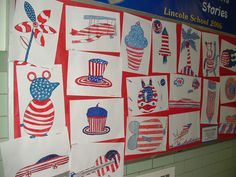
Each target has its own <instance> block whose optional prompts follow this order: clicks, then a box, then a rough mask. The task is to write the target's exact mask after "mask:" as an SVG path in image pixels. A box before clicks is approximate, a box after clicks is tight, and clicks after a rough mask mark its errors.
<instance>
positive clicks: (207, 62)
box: [202, 32, 220, 77]
mask: <svg viewBox="0 0 236 177" xmlns="http://www.w3.org/2000/svg"><path fill="white" fill-rule="evenodd" d="M202 50H203V51H202V58H203V61H202V62H203V65H202V66H203V76H205V77H216V76H219V66H220V63H219V62H220V56H219V36H218V35H216V34H212V33H205V32H203V33H202Z"/></svg>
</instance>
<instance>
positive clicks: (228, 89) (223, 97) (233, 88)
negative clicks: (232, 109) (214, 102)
mask: <svg viewBox="0 0 236 177" xmlns="http://www.w3.org/2000/svg"><path fill="white" fill-rule="evenodd" d="M220 86H221V87H220V101H221V104H223V103H231V102H235V101H236V76H222V77H220Z"/></svg>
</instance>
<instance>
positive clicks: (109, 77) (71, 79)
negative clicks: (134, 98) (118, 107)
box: [67, 51, 122, 97]
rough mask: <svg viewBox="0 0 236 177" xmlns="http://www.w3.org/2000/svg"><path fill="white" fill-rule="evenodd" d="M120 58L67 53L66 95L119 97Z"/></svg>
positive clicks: (86, 53)
mask: <svg viewBox="0 0 236 177" xmlns="http://www.w3.org/2000/svg"><path fill="white" fill-rule="evenodd" d="M121 80H122V62H121V59H120V57H115V56H110V55H102V54H95V53H88V52H77V51H70V52H69V64H68V79H67V94H68V95H77V96H107V97H109V96H110V97H121Z"/></svg>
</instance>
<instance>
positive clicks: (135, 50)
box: [125, 21, 148, 71]
mask: <svg viewBox="0 0 236 177" xmlns="http://www.w3.org/2000/svg"><path fill="white" fill-rule="evenodd" d="M125 44H126V51H127V56H128V67H129V68H130V69H132V70H136V71H137V70H139V67H140V64H141V62H142V58H143V54H144V48H146V47H147V45H148V40H147V38H146V37H145V36H144V31H143V29H142V27H141V25H140V22H139V21H138V22H136V24H135V25H132V26H131V30H130V32H129V34H128V35H126V36H125Z"/></svg>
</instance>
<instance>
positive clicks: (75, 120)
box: [70, 98, 124, 144]
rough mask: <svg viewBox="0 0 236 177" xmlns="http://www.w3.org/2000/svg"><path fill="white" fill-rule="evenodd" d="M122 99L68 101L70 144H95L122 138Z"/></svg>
mask: <svg viewBox="0 0 236 177" xmlns="http://www.w3.org/2000/svg"><path fill="white" fill-rule="evenodd" d="M123 108H124V106H123V99H121V98H117V99H93V100H73V101H70V124H71V126H70V127H71V142H72V144H74V143H81V142H82V143H83V142H97V141H104V140H110V139H116V138H123V137H124V116H123V115H124V110H123Z"/></svg>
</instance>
